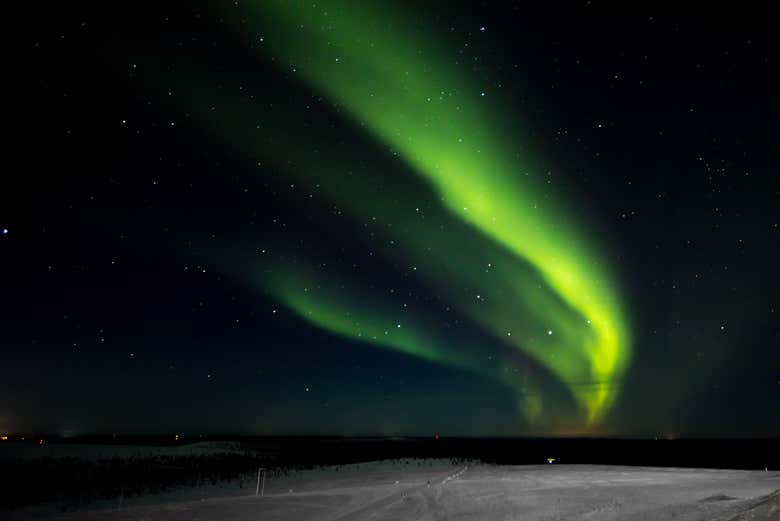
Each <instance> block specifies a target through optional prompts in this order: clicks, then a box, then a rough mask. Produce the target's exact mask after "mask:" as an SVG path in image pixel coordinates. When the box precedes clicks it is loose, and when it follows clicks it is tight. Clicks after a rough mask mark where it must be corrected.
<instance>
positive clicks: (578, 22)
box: [0, 0, 780, 437]
mask: <svg viewBox="0 0 780 521" xmlns="http://www.w3.org/2000/svg"><path fill="white" fill-rule="evenodd" d="M272 3H273V2H272ZM244 4H245V5H244ZM340 4H342V2H340V1H336V0H334V1H327V2H321V3H320V5H318V6H317V7H312V6H311V4H310V3H300V4H298V3H290V4H288V5H287V7H279V8H274V7H269V8H267V9H266V8H264V7H260V6H261V3H260V2H257V3H252V2H244V3H242V4H238V5H227V3H226V5H225V6H224V7H223V8H214V7H213V5H212V7H201V6H197V5H195V4H192V3H187V4H186V5H184V3H182V5H173V4H170V5H169V4H161V5H160V6H158V7H155V8H151V9H149V10H140V9H138V8H136V6H133V5H130V4H128V5H127V6H124V7H123V8H118V7H115V8H114V9H112V10H111V11H108V10H105V11H99V10H89V11H87V10H84V11H83V12H78V11H73V10H69V11H67V12H65V11H62V12H57V11H56V10H55V11H49V10H48V9H46V10H44V11H45V12H39V13H32V12H27V13H23V14H20V16H18V17H17V19H16V22H14V24H16V27H14V28H13V29H12V30H13V32H14V34H13V38H12V40H13V41H12V43H11V46H10V48H9V49H7V50H8V51H10V52H9V54H10V55H11V56H10V63H8V64H6V67H5V70H6V74H4V76H5V79H4V83H5V86H6V87H7V88H8V89H9V93H8V94H6V97H5V102H6V107H5V111H6V114H7V117H6V132H7V134H6V138H5V143H6V147H7V148H6V149H5V161H4V163H5V166H4V167H3V174H2V180H3V183H2V186H1V187H0V229H2V235H0V273H2V284H0V288H2V289H1V290H0V291H2V299H1V300H0V352H1V353H2V363H0V432H19V431H30V430H44V431H50V432H57V433H63V434H80V433H88V432H101V433H107V432H122V433H133V432H146V433H158V432H159V433H166V432H189V433H247V434H347V435H351V434H372V435H373V434H377V435H430V434H432V433H440V434H446V435H476V436H479V435H487V436H492V435H500V436H512V435H524V434H545V435H560V434H594V435H600V434H607V435H615V436H746V437H752V436H780V414H778V412H777V411H778V405H780V350H779V349H778V347H780V346H779V345H778V344H779V342H780V329H779V328H778V320H777V306H778V286H779V285H778V277H777V272H778V270H777V268H776V266H777V265H778V262H780V248H779V244H778V241H779V239H780V224H779V223H780V215H778V214H779V210H778V207H780V205H778V203H780V178H778V175H777V174H778V168H777V138H778V131H777V125H778V121H780V101H778V96H777V93H778V92H780V75H779V74H778V70H780V69H779V68H778V65H779V60H780V53H779V52H778V42H777V36H776V34H774V33H773V31H772V30H770V29H771V28H770V27H768V25H766V24H763V23H761V22H760V21H758V20H748V19H731V20H724V19H698V18H662V17H658V18H657V17H648V16H643V17H615V16H606V15H603V14H600V13H599V12H598V9H597V8H595V7H593V5H592V4H590V3H588V5H587V6H585V7H582V8H580V9H579V10H578V11H576V12H573V13H571V14H565V13H561V12H557V13H554V14H550V13H533V12H529V11H528V10H527V9H525V8H521V7H518V6H516V5H512V4H501V5H498V4H496V3H494V2H473V3H471V4H458V5H454V4H453V5H446V6H445V5H444V4H440V5H438V6H436V7H431V6H425V7H420V5H419V4H418V3H416V2H402V3H400V4H396V5H391V4H387V5H385V4H382V3H376V5H371V6H369V7H365V8H361V9H355V10H353V9H351V8H349V7H345V6H344V5H340ZM342 67H343V68H342ZM537 203H538V208H537ZM461 207H462V208H461ZM531 208H533V209H534V210H537V209H538V211H539V213H534V212H532V211H531ZM561 266H563V267H565V269H564V268H561ZM559 268H560V269H559ZM569 277H570V278H569ZM591 320H592V321H593V322H591ZM586 324H587V327H586ZM513 332H514V335H511V333H513ZM613 333H614V337H613Z"/></svg>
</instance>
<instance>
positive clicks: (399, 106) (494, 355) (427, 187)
mask: <svg viewBox="0 0 780 521" xmlns="http://www.w3.org/2000/svg"><path fill="white" fill-rule="evenodd" d="M379 6H380V4H379V3H375V2H368V3H363V2H339V1H327V2H317V3H316V4H311V3H304V2H297V1H296V2H283V1H275V0H268V1H262V2H253V3H251V4H250V5H238V6H233V7H231V8H230V9H229V10H228V11H225V12H224V13H223V14H224V18H225V20H226V21H227V22H228V24H227V26H228V27H241V28H242V30H243V31H244V34H245V35H246V36H247V38H249V42H248V43H249V45H251V46H252V47H258V48H259V49H261V50H262V55H263V56H264V57H265V58H266V59H269V60H271V61H272V62H273V63H275V64H276V65H277V66H279V67H281V68H282V71H283V72H287V73H289V74H290V75H291V76H293V77H294V78H300V79H301V80H303V82H304V83H305V84H308V85H310V86H312V87H314V88H315V89H316V90H317V91H319V92H320V93H321V94H322V95H323V96H325V98H326V99H328V100H329V101H330V102H331V103H333V105H334V106H336V107H337V109H338V111H341V110H342V109H343V110H344V111H346V113H347V114H349V115H350V116H351V119H352V120H353V121H354V123H355V124H356V126H358V127H359V128H360V129H363V130H369V131H370V136H371V137H372V138H373V140H374V141H376V142H379V143H383V144H385V145H386V146H388V147H390V148H391V150H392V151H393V155H394V156H395V157H396V158H397V159H400V160H401V161H396V163H398V164H388V163H387V161H386V158H381V157H380V158H374V159H371V158H366V157H363V156H361V157H356V156H357V155H359V154H358V153H357V152H356V153H355V154H351V153H350V152H347V153H344V152H343V149H344V147H343V144H340V143H339V141H338V137H337V136H334V135H332V132H329V129H323V128H312V126H310V125H307V124H305V122H302V121H301V118H300V117H298V116H296V115H294V114H291V113H288V112H285V111H284V110H283V108H281V107H282V105H281V104H279V105H275V104H274V103H266V102H263V101H267V100H257V99H255V98H253V97H251V96H248V95H247V94H246V92H247V91H248V90H249V89H243V82H242V81H240V80H238V79H236V80H235V81H233V82H232V84H231V80H230V79H226V75H225V72H224V71H219V72H218V74H220V82H219V85H218V86H215V82H214V80H213V79H212V78H213V77H214V74H217V72H216V71H215V72H214V73H211V74H210V72H209V71H208V70H204V67H203V65H202V64H199V63H194V62H193V63H191V66H190V67H189V68H187V67H179V68H178V69H176V70H170V68H169V67H167V66H164V65H161V63H162V61H160V60H159V53H157V52H155V53H154V54H151V55H150V59H149V63H150V64H151V63H153V62H154V61H155V58H156V59H157V61H158V66H159V71H158V74H157V77H158V78H159V77H167V78H168V79H167V81H166V83H165V85H166V87H165V89H163V88H162V87H161V84H156V85H150V86H149V87H150V89H152V90H155V91H157V92H160V94H161V96H163V94H162V91H163V90H166V91H167V90H168V89H169V88H170V87H171V86H172V88H173V90H174V91H176V92H177V93H182V94H177V96H176V97H175V99H173V100H171V98H167V99H166V101H167V102H169V103H173V104H175V103H179V106H178V107H177V108H178V109H179V110H180V111H184V112H186V114H187V115H188V117H191V118H192V119H193V120H194V121H196V122H198V123H200V124H201V125H202V126H203V127H204V128H207V129H208V130H209V131H210V132H211V135H212V136H213V138H214V139H216V140H222V141H223V142H224V143H225V144H226V145H229V146H232V147H236V148H238V149H239V150H241V151H243V152H244V153H245V154H246V155H247V156H249V157H250V158H252V159H253V160H255V161H261V160H262V161H269V162H271V164H273V165H274V168H273V171H274V172H275V173H277V174H279V175H283V176H285V177H287V178H294V179H296V182H298V183H300V184H302V185H305V186H307V187H308V188H309V189H311V190H314V187H317V189H316V192H317V193H318V196H319V197H321V198H323V199H324V200H325V201H324V202H325V204H326V205H329V206H337V207H338V208H339V209H340V210H343V211H344V213H345V214H346V215H347V216H348V218H349V219H351V221H352V223H353V225H354V226H355V227H356V228H357V229H360V230H362V231H365V229H367V227H370V229H371V231H372V233H373V234H374V236H375V237H377V238H379V239H381V241H382V242H383V244H385V245H388V244H392V246H386V247H383V248H382V250H381V252H380V253H381V257H382V258H385V259H387V260H388V262H393V263H395V264H396V265H401V266H408V267H409V273H408V275H409V276H410V277H413V278H415V279H416V280H419V281H421V283H422V284H423V285H425V286H428V287H430V288H431V289H432V290H434V291H435V294H438V295H441V297H442V300H444V301H446V302H448V303H450V305H451V306H452V307H453V308H456V310H457V313H459V316H461V317H463V318H464V319H465V320H469V321H471V322H472V323H473V324H475V325H476V326H477V327H478V328H479V329H480V330H481V331H482V332H483V333H484V336H483V337H481V338H470V337H464V338H460V337H458V335H457V334H453V333H452V331H446V330H444V329H443V328H442V327H441V326H440V324H436V323H435V320H431V319H428V320H426V318H429V317H430V313H429V312H428V311H427V310H426V309H424V306H420V305H418V304H414V303H412V308H415V306H417V307H416V308H415V309H412V308H409V309H407V308H406V302H405V301H404V300H403V299H402V298H400V296H398V295H388V293H387V292H381V293H380V292H379V291H378V290H368V289H367V288H368V287H369V286H370V285H369V284H368V283H367V282H366V280H364V279H361V278H359V277H356V276H355V274H354V273H353V272H351V271H350V270H349V269H348V267H345V266H339V265H338V263H331V265H330V266H329V267H328V268H327V269H323V268H322V265H321V264H317V263H316V262H315V261H314V260H313V259H315V258H317V257H318V256H319V254H320V253H319V252H316V251H310V252H308V254H309V259H310V262H309V263H308V264H306V263H303V262H293V263H290V262H287V261H282V260H279V258H286V259H289V258H290V255H289V252H292V251H293V249H292V247H291V245H289V244H283V243H280V244H274V245H272V246H270V247H269V249H270V250H273V251H276V252H282V253H281V254H280V257H278V258H277V259H275V260H274V259H270V260H269V259H258V257H257V255H255V254H254V252H252V253H250V252H247V251H246V250H247V249H246V248H245V247H244V248H242V247H241V246H240V245H239V246H236V245H235V244H231V245H224V248H221V249H220V250H219V252H218V253H217V252H215V253H214V255H213V257H214V260H215V262H218V263H222V264H223V266H224V267H225V268H226V272H228V273H230V274H232V275H233V276H235V277H238V278H240V279H242V280H244V281H245V282H246V283H247V284H249V285H251V286H253V287H257V288H258V289H259V290H260V291H262V292H265V293H267V294H268V295H269V296H270V297H271V298H273V299H276V300H278V301H279V302H281V303H283V304H284V305H285V306H286V307H287V308H288V309H290V310H291V311H293V312H294V313H296V314H297V315H299V316H300V317H301V318H302V319H304V320H306V321H308V322H309V323H311V324H313V325H314V326H316V327H319V328H322V329H324V330H327V331H329V332H332V333H334V334H337V335H340V336H343V337H346V338H350V339H353V340H354V341H358V342H366V343H369V344H373V345H377V346H380V347H384V348H389V349H393V350H397V351H400V352H403V353H405V354H407V355H410V356H414V357H418V358H421V359H424V360H427V361H430V362H433V363H437V364H443V365H447V366H450V367H455V368H458V369H461V370H465V371H468V372H472V373H475V374H477V375H480V376H481V377H484V378H487V379H489V380H492V381H496V382H498V383H500V384H501V385H505V386H507V387H508V388H509V389H511V390H512V391H513V393H514V396H515V398H516V400H517V403H518V407H519V412H520V413H521V415H522V416H523V418H525V420H526V421H527V422H528V425H536V426H537V427H539V426H543V428H545V429H547V430H542V431H540V432H548V433H549V429H551V428H552V429H555V428H557V429H559V430H561V429H562V431H567V432H571V431H574V430H579V432H582V429H583V427H584V428H586V429H592V428H594V427H595V426H596V425H597V424H598V422H599V421H600V420H601V419H603V418H604V415H605V414H606V413H607V412H608V410H609V408H610V406H611V405H612V404H613V402H614V400H615V399H616V398H617V396H618V393H619V389H620V383H621V380H622V377H623V375H624V373H625V370H626V368H627V364H628V361H629V358H630V341H629V332H628V325H627V322H626V320H625V318H624V316H623V314H622V310H621V307H620V305H619V302H618V298H617V291H616V288H615V286H614V284H613V283H612V281H611V280H610V279H609V277H608V272H609V267H608V265H607V264H606V263H605V262H604V260H603V259H599V257H598V256H597V255H596V254H595V252H594V251H592V247H591V248H589V247H588V246H587V245H586V244H585V243H584V239H583V237H584V236H586V234H584V233H583V232H582V231H581V230H579V229H578V228H577V226H576V225H575V223H577V222H578V220H577V219H575V218H573V217H572V215H571V214H570V212H569V211H568V207H567V205H566V204H564V203H563V202H562V200H563V198H562V197H557V198H555V199H553V198H551V197H550V196H549V194H548V193H547V191H546V190H549V185H544V184H543V183H541V182H539V181H538V180H537V176H534V175H531V173H530V172H531V171H532V170H534V169H533V167H532V164H531V161H530V160H529V159H527V158H522V157H519V155H518V154H517V152H516V149H517V144H515V143H513V142H512V139H509V138H506V137H505V136H511V135H516V134H517V133H513V132H511V131H508V130H507V129H508V127H511V124H508V122H506V121H504V119H503V117H502V116H501V114H502V111H501V110H500V107H496V106H493V105H491V103H490V101H489V98H490V97H489V96H482V95H481V93H482V91H483V89H480V88H479V86H478V85H476V84H475V83H477V82H476V81H475V80H471V79H470V74H469V71H468V69H466V68H465V67H463V66H461V67H458V66H457V65H456V64H453V62H452V58H451V57H450V56H448V54H447V51H446V50H442V49H439V48H438V47H437V45H436V44H435V43H434V42H430V41H427V37H426V36H425V35H424V34H421V33H419V32H415V31H413V30H411V29H410V28H409V26H408V24H404V23H403V22H402V21H401V19H400V17H397V16H395V14H394V13H393V11H392V8H390V7H388V6H384V7H382V8H380V7H379ZM260 35H262V36H263V42H262V43H260V44H258V40H259V36H260ZM151 56H155V58H152V57H151ZM185 62H186V60H185ZM149 66H150V67H152V66H151V65H149ZM226 92H241V94H234V95H230V96H227V95H226ZM203 99H210V100H213V101H214V102H213V104H212V103H210V104H209V105H210V106H209V107H204V106H203V103H202V102H200V100H203ZM269 107H272V108H269ZM260 120H262V121H264V127H265V128H266V130H262V129H260V130H258V128H259V126H258V125H257V122H258V121H260ZM267 129H272V130H267ZM357 163H362V164H364V165H365V169H366V170H367V171H369V172H375V173H376V175H377V176H380V175H384V177H383V178H382V181H381V182H378V181H377V180H376V178H372V177H371V176H370V175H358V174H354V175H353V172H352V169H353V168H354V167H355V165H356V164H357ZM410 171H411V172H413V173H414V175H416V176H417V178H416V179H417V180H416V181H413V182H410V181H408V179H407V178H408V177H409V172H410ZM345 172H346V175H345ZM388 174H390V175H388ZM378 184H379V185H380V186H378ZM420 186H422V187H423V188H422V189H420ZM556 200H557V201H558V204H557V205H556V204H555V201H556ZM355 239H356V240H358V241H360V240H366V239H364V238H362V237H361V234H356V235H355ZM379 239H377V240H379ZM589 242H590V243H591V244H592V243H593V241H589ZM366 246H367V247H369V248H376V243H373V242H371V243H367V244H366ZM226 252H230V253H226ZM285 252H287V253H285ZM398 326H400V327H398ZM488 342H489V343H488ZM529 363H530V364H531V365H533V366H534V367H535V368H536V369H538V370H536V369H535V370H533V371H530V372H529V371H528V370H524V369H523V368H526V369H527V367H528V364H529ZM541 373H544V374H541Z"/></svg>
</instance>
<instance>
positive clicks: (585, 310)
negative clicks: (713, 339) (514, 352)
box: [243, 0, 629, 423]
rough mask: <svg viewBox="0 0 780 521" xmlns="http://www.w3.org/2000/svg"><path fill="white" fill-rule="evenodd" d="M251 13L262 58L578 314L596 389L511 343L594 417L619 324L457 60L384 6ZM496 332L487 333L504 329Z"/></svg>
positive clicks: (613, 365) (598, 268) (608, 377)
mask: <svg viewBox="0 0 780 521" xmlns="http://www.w3.org/2000/svg"><path fill="white" fill-rule="evenodd" d="M250 9H256V10H257V14H259V16H260V18H261V19H262V20H263V21H264V22H265V23H262V22H261V25H260V26H259V27H262V34H263V35H264V43H263V45H261V46H260V48H261V49H264V50H265V52H266V53H267V55H268V56H273V57H275V58H276V60H277V61H279V60H284V62H285V63H284V65H289V66H291V67H295V68H296V69H297V71H298V74H300V75H302V76H303V77H304V78H305V79H306V81H308V82H310V83H311V84H312V85H313V86H315V87H316V88H317V89H319V90H320V91H321V92H323V93H324V94H325V95H326V96H327V97H329V98H330V99H331V100H333V101H334V102H336V103H337V104H338V105H340V106H343V107H344V108H346V109H347V110H348V111H349V112H350V113H351V114H352V117H353V118H354V119H355V120H356V121H358V122H359V123H360V124H361V125H365V126H366V128H368V129H370V130H371V131H372V132H373V133H374V134H375V136H376V137H377V138H378V139H381V140H382V141H384V142H386V143H388V144H390V145H391V146H392V147H393V148H394V149H395V150H397V151H398V153H399V155H400V156H401V158H402V159H403V160H404V161H406V162H407V163H408V164H409V165H410V166H411V167H412V168H413V169H414V170H415V171H416V172H417V173H418V174H419V175H421V176H423V177H424V178H425V179H427V180H428V181H429V182H430V183H431V185H432V186H433V187H435V189H436V191H437V192H438V194H439V195H440V197H441V201H442V204H444V205H445V206H446V208H448V209H449V210H450V211H451V212H452V214H454V215H455V216H457V217H458V218H459V219H462V220H464V221H466V222H468V223H469V224H471V225H472V226H473V227H475V228H476V229H478V230H479V231H480V232H481V233H483V234H485V235H487V236H488V237H490V238H492V239H493V240H495V241H496V242H498V243H500V244H502V245H504V246H505V247H506V248H508V249H509V250H511V251H512V252H514V253H515V254H516V255H517V256H518V257H520V258H522V259H525V260H526V261H528V262H529V263H530V264H532V265H533V266H534V267H536V268H537V269H538V270H539V272H541V273H542V275H543V277H544V279H545V281H546V282H547V284H549V286H550V287H551V288H553V289H554V290H555V291H556V292H557V294H558V295H559V296H560V297H561V298H562V299H563V300H564V301H565V302H566V303H568V304H569V305H570V306H571V308H573V309H574V310H576V311H577V312H578V313H579V314H580V315H581V317H582V320H583V321H585V322H586V323H587V324H588V325H589V326H590V327H591V328H592V331H593V334H592V335H583V336H582V338H580V339H579V345H578V348H579V351H580V352H581V353H582V355H584V357H585V358H586V359H587V362H588V366H589V367H588V368H587V371H586V372H589V373H590V375H589V376H590V378H589V380H590V382H591V383H592V384H595V385H584V386H583V385H577V384H578V383H580V384H581V383H582V380H580V378H582V376H583V375H582V374H581V373H582V368H580V369H579V370H573V369H572V368H570V367H568V366H567V364H566V362H562V361H561V360H559V357H557V356H555V354H556V353H561V352H568V351H570V350H571V346H570V345H566V346H563V345H556V344H557V342H544V343H538V344H537V346H536V347H533V346H531V345H529V344H528V342H527V340H528V339H527V338H518V337H514V339H515V340H514V343H515V345H516V346H517V347H518V348H520V349H522V350H524V351H526V352H527V353H528V354H530V355H531V356H532V357H533V358H535V359H536V360H538V361H540V362H541V363H542V364H543V365H544V366H545V367H547V368H548V369H549V370H550V371H551V372H553V373H554V374H557V375H558V376H559V377H561V378H562V379H564V380H565V381H567V380H568V381H570V383H571V384H572V392H573V394H574V396H575V398H576V399H577V400H578V401H579V402H580V403H581V404H583V405H584V406H585V407H586V408H587V412H588V421H589V422H591V423H592V422H594V421H596V420H597V419H599V418H600V417H601V416H602V415H603V413H604V412H605V411H606V409H607V408H608V406H609V405H610V404H611V403H612V401H613V400H614V398H615V393H616V392H617V391H616V388H615V386H614V385H607V384H608V383H615V382H616V381H618V380H619V379H620V377H621V376H622V374H623V372H624V370H625V367H626V364H627V362H628V358H629V338H628V336H629V335H628V327H627V324H626V321H625V319H624V318H623V316H622V314H621V310H620V306H619V303H618V301H617V298H616V292H615V291H614V289H613V287H612V284H611V283H610V280H609V278H608V276H607V274H606V273H604V271H605V269H604V266H603V264H600V263H599V262H598V257H597V256H596V255H594V254H593V253H592V252H590V251H588V249H587V248H586V247H585V246H584V245H583V244H582V241H581V240H580V238H579V234H578V233H576V231H575V230H572V226H570V225H567V223H571V222H573V219H572V217H571V216H570V215H567V212H565V211H564V209H563V208H556V207H554V205H553V204H547V205H546V206H545V203H547V200H546V198H545V197H544V196H543V194H542V193H541V192H540V190H539V188H538V187H536V186H534V185H533V184H532V183H531V182H528V181H527V180H526V179H523V178H521V176H520V175H518V174H519V173H520V172H523V171H524V170H525V169H524V168H522V166H523V165H521V164H518V163H519V161H518V158H517V157H516V154H514V153H513V152H512V149H511V148H510V147H508V146H504V145H503V144H502V139H501V129H502V128H503V127H502V125H501V124H500V122H497V121H494V118H491V117H490V115H491V114H498V113H500V112H501V111H500V108H498V107H491V106H490V105H489V104H488V103H486V102H485V100H484V96H482V95H481V94H482V90H481V89H480V88H479V86H478V85H474V84H472V83H471V82H470V81H469V78H468V75H467V74H464V70H463V68H462V67H461V68H460V69H459V68H457V67H454V66H452V65H451V64H452V58H451V57H450V56H448V55H447V54H446V53H445V52H443V51H441V50H439V49H437V47H436V46H435V45H434V44H432V43H430V42H427V41H425V37H424V36H423V35H420V34H410V31H409V30H408V29H405V28H407V27H408V24H405V23H403V22H402V20H401V19H400V18H399V17H397V16H396V14H395V13H394V12H393V11H392V10H391V9H390V8H388V7H387V6H385V8H384V9H380V8H379V7H378V4H377V3H374V2H347V1H343V2H342V1H325V2H316V3H312V2H299V1H275V0H269V1H263V2H252V3H251V6H250ZM253 14H255V13H253ZM243 27H244V28H246V29H248V30H249V33H250V34H251V35H252V37H254V38H257V35H258V34H260V31H258V30H257V29H258V26H255V25H254V24H243ZM506 282H507V283H508V284H511V280H507V281H506ZM319 325H320V326H323V327H329V326H328V325H327V324H322V323H320V324H319ZM333 329H336V328H335V327H333ZM574 329H578V328H574ZM506 331H507V329H506V328H498V329H497V331H496V333H500V334H502V335H503V336H506V335H505V332H506ZM563 339H565V340H566V341H567V342H571V341H576V340H577V339H570V338H566V337H565V336H564V338H563ZM572 379H573V380H572ZM599 384H603V385H599Z"/></svg>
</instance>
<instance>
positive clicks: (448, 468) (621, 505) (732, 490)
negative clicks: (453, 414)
mask: <svg viewBox="0 0 780 521" xmlns="http://www.w3.org/2000/svg"><path fill="white" fill-rule="evenodd" d="M778 489H780V472H763V471H735V470H700V469H676V468H667V469H662V468H643V467H610V466H593V465H572V466H566V465H557V464H554V465H544V466H494V465H483V464H464V465H457V466H456V465H452V464H449V463H448V462H444V461H439V462H425V463H422V464H421V463H420V462H415V461H394V462H378V463H366V464H360V465H345V466H342V467H339V468H338V470H336V468H331V469H320V470H311V471H302V472H296V473H291V474H289V475H287V476H280V477H277V478H269V479H268V480H267V482H266V487H265V497H254V496H253V495H252V494H253V493H254V489H253V487H251V486H250V487H248V489H247V487H246V484H245V487H244V488H242V489H240V490H241V491H242V492H243V494H238V493H233V494H224V493H223V494H217V493H216V492H215V491H214V490H208V489H202V490H201V489H199V490H197V491H196V495H200V496H202V497H191V498H190V499H187V500H182V499H181V498H178V499H175V498H168V499H167V500H164V502H157V503H154V504H142V503H138V504H130V505H123V507H122V508H121V509H119V508H117V507H118V505H116V506H113V507H111V508H108V507H107V508H104V509H101V510H90V511H84V512H73V513H66V514H57V515H52V516H50V517H47V518H49V519H60V520H62V521H76V520H81V519H83V520H90V521H97V520H106V521H129V520H139V521H140V520H146V521H157V520H160V521H162V520H166V521H179V520H181V521H183V520H193V519H198V520H200V521H206V520H215V521H217V520H219V521H238V520H247V521H248V520H266V521H287V520H291V521H315V520H317V521H348V520H355V521H357V520H368V519H370V520H372V521H389V520H399V521H400V520H464V521H465V520H477V521H481V520H486V521H488V520H490V521H493V520H496V521H498V520H522V521H537V520H538V521H542V520H544V521H554V520H560V521H564V520H566V521H569V520H591V521H599V520H621V521H623V520H625V521H640V520H641V521H665V520H672V519H673V520H676V521H703V520H719V521H721V520H722V521H736V520H747V519H753V520H760V519H773V520H777V519H780V506H778V497H777V494H775V492H776V491H777V490H778ZM233 492H236V491H235V490H234V491H233ZM247 492H249V495H247V494H246V493H247ZM159 499H160V498H158V500H159ZM28 517H29V512H16V513H14V514H12V515H11V516H9V519H13V520H16V519H25V518H28Z"/></svg>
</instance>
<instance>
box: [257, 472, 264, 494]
mask: <svg viewBox="0 0 780 521" xmlns="http://www.w3.org/2000/svg"><path fill="white" fill-rule="evenodd" d="M260 474H262V475H263V480H262V486H261V481H260ZM264 494H265V469H264V468H263V467H260V468H259V469H257V487H255V497H257V496H263V495H264Z"/></svg>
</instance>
